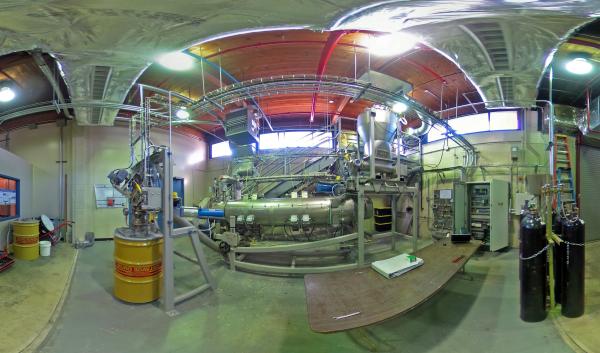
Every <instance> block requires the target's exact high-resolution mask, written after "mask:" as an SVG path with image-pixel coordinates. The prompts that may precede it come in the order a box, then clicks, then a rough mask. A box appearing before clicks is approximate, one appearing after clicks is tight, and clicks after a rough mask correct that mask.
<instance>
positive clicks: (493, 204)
mask: <svg viewBox="0 0 600 353" xmlns="http://www.w3.org/2000/svg"><path fill="white" fill-rule="evenodd" d="M508 239H509V236H508V182H506V181H503V180H491V181H490V251H496V250H500V249H503V248H505V247H507V246H508Z"/></svg>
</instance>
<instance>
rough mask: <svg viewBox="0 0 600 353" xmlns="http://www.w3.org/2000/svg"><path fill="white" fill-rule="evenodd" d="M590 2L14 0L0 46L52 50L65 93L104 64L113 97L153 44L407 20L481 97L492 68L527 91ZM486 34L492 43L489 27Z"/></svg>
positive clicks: (107, 118)
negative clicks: (468, 29) (486, 47)
mask: <svg viewBox="0 0 600 353" xmlns="http://www.w3.org/2000/svg"><path fill="white" fill-rule="evenodd" d="M599 12H600V11H599V10H598V1H580V0H566V1H555V0H548V1H543V2H542V1H530V2H525V3H520V4H514V3H509V2H504V1H495V0H479V1H478V0H472V1H461V2H459V1H449V0H443V1H440V0H435V1H434V0H414V1H410V2H408V1H383V2H377V3H373V2H372V1H367V0H343V1H342V0H304V1H277V0H255V1H246V0H204V1H193V0H171V1H168V2H167V1H147V0H129V1H122V0H104V1H93V2H83V1H80V0H61V1H50V0H41V1H40V0H19V1H5V2H2V3H1V4H0V23H2V28H1V29H0V43H2V46H1V49H0V54H5V53H10V52H15V51H23V50H31V49H33V48H40V49H41V50H43V51H44V52H48V53H52V54H53V55H54V56H55V57H57V58H58V60H59V61H60V63H61V64H62V69H63V73H64V78H65V82H66V83H67V85H68V87H69V91H70V95H71V99H72V101H74V102H77V101H84V100H89V99H90V98H93V97H94V96H98V95H97V94H96V93H97V91H95V89H94V88H93V87H94V86H95V84H94V85H92V82H91V81H92V80H93V78H94V72H95V70H96V66H108V67H112V72H111V75H110V78H109V79H108V80H107V82H106V83H105V87H104V95H103V99H104V100H105V101H108V102H115V103H122V102H123V100H124V98H125V96H126V94H127V92H128V91H129V89H130V87H131V85H132V84H133V83H134V82H135V80H136V79H137V77H138V76H139V75H140V73H141V72H142V71H143V70H144V69H145V68H146V67H147V66H148V64H149V63H151V62H153V61H154V60H155V57H156V56H157V55H158V54H161V53H165V52H170V51H173V50H181V49H183V48H186V47H188V46H190V45H191V44H194V43H198V42H202V41H207V40H210V39H214V38H218V37H221V36H224V35H231V34H234V33H244V32H247V31H249V30H265V29H269V28H283V27H285V28H313V29H324V30H330V29H369V30H378V31H395V30H406V29H411V30H412V31H414V32H417V33H419V34H421V35H423V37H425V40H426V41H427V42H429V43H431V44H433V46H434V47H436V48H438V49H440V50H442V51H443V52H444V53H445V54H446V55H447V56H448V57H450V58H452V59H453V60H454V61H457V62H459V63H460V66H461V67H462V68H463V69H464V70H465V71H466V72H467V74H468V75H469V76H470V77H471V78H472V79H473V80H474V82H475V83H476V84H477V86H478V87H479V88H480V90H481V92H482V93H485V94H484V97H487V98H488V99H495V98H499V97H498V96H499V92H498V89H497V77H499V76H506V75H508V76H512V78H513V88H514V92H513V94H514V95H515V96H516V97H519V98H523V99H534V97H535V93H533V92H535V82H537V79H538V78H539V76H540V73H541V69H542V67H543V58H544V57H545V55H546V54H547V53H548V52H549V50H550V49H552V48H553V47H555V46H556V44H557V42H558V41H559V40H560V39H561V38H562V37H563V36H564V35H565V34H567V33H568V32H569V30H571V29H572V28H573V27H575V26H577V25H580V24H582V23H584V22H585V21H587V20H588V19H589V18H592V17H594V16H598V15H599ZM481 19H492V20H493V21H495V22H497V23H499V24H500V25H501V26H505V28H504V29H503V30H504V35H505V36H507V35H510V37H509V39H508V42H510V46H509V48H507V50H508V54H510V48H513V49H514V50H515V51H514V53H513V55H512V57H514V63H513V67H512V69H511V70H509V72H508V73H506V72H502V71H501V70H499V69H496V70H492V69H490V68H489V67H488V66H487V65H486V62H485V58H483V55H482V54H481V53H480V50H479V49H478V48H477V46H476V45H473V43H472V38H470V37H469V36H468V35H466V34H465V33H464V32H463V31H461V30H460V29H458V25H461V24H467V25H468V22H469V21H472V22H482V21H481ZM507 28H508V29H509V32H510V33H508V34H507ZM481 35H482V36H484V33H482V34H481ZM486 35H487V34H486ZM488 39H489V40H490V41H491V42H492V43H493V39H494V38H493V37H490V38H488V37H485V40H488ZM490 49H493V50H496V49H495V48H490ZM502 55H503V53H501V52H498V53H495V52H493V57H494V60H499V61H501V60H502ZM482 59H483V60H482ZM509 59H510V56H509ZM532 82H534V83H533V84H532ZM96 88H98V87H96ZM75 113H76V116H77V120H78V121H79V122H80V123H82V124H103V125H110V124H112V123H113V120H114V116H115V115H116V110H111V109H104V110H103V111H102V112H96V111H92V110H90V109H85V108H78V109H77V110H76V112H75Z"/></svg>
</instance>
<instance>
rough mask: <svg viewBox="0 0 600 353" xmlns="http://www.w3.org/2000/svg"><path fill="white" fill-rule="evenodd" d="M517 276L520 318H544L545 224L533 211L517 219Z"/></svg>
mask: <svg viewBox="0 0 600 353" xmlns="http://www.w3.org/2000/svg"><path fill="white" fill-rule="evenodd" d="M520 240H521V241H520V246H519V258H520V260H519V261H520V263H519V271H520V273H519V278H520V280H521V320H523V321H527V322H537V321H542V320H544V319H545V318H546V293H547V291H546V271H547V267H548V265H547V254H546V251H543V249H544V248H545V247H546V244H547V241H546V235H545V224H544V223H543V222H542V220H541V219H540V217H539V216H538V214H537V212H535V211H533V212H532V211H530V212H528V213H527V214H526V215H525V217H523V221H522V222H521V229H520Z"/></svg>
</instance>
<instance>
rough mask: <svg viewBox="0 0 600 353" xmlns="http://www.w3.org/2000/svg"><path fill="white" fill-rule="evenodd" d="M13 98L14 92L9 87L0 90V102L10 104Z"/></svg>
mask: <svg viewBox="0 0 600 353" xmlns="http://www.w3.org/2000/svg"><path fill="white" fill-rule="evenodd" d="M15 96H16V94H15V91H13V90H12V89H11V88H10V87H2V89H0V102H10V101H11V100H13V99H14V98H15Z"/></svg>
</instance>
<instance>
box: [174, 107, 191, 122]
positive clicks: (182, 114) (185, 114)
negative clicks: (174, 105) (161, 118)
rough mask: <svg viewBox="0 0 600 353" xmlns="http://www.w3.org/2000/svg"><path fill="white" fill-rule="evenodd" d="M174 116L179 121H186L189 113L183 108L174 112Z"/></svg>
mask: <svg viewBox="0 0 600 353" xmlns="http://www.w3.org/2000/svg"><path fill="white" fill-rule="evenodd" d="M175 116H176V117H177V119H179V120H188V119H189V118H190V112H188V111H187V109H185V108H180V109H179V110H178V111H176V112H175Z"/></svg>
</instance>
